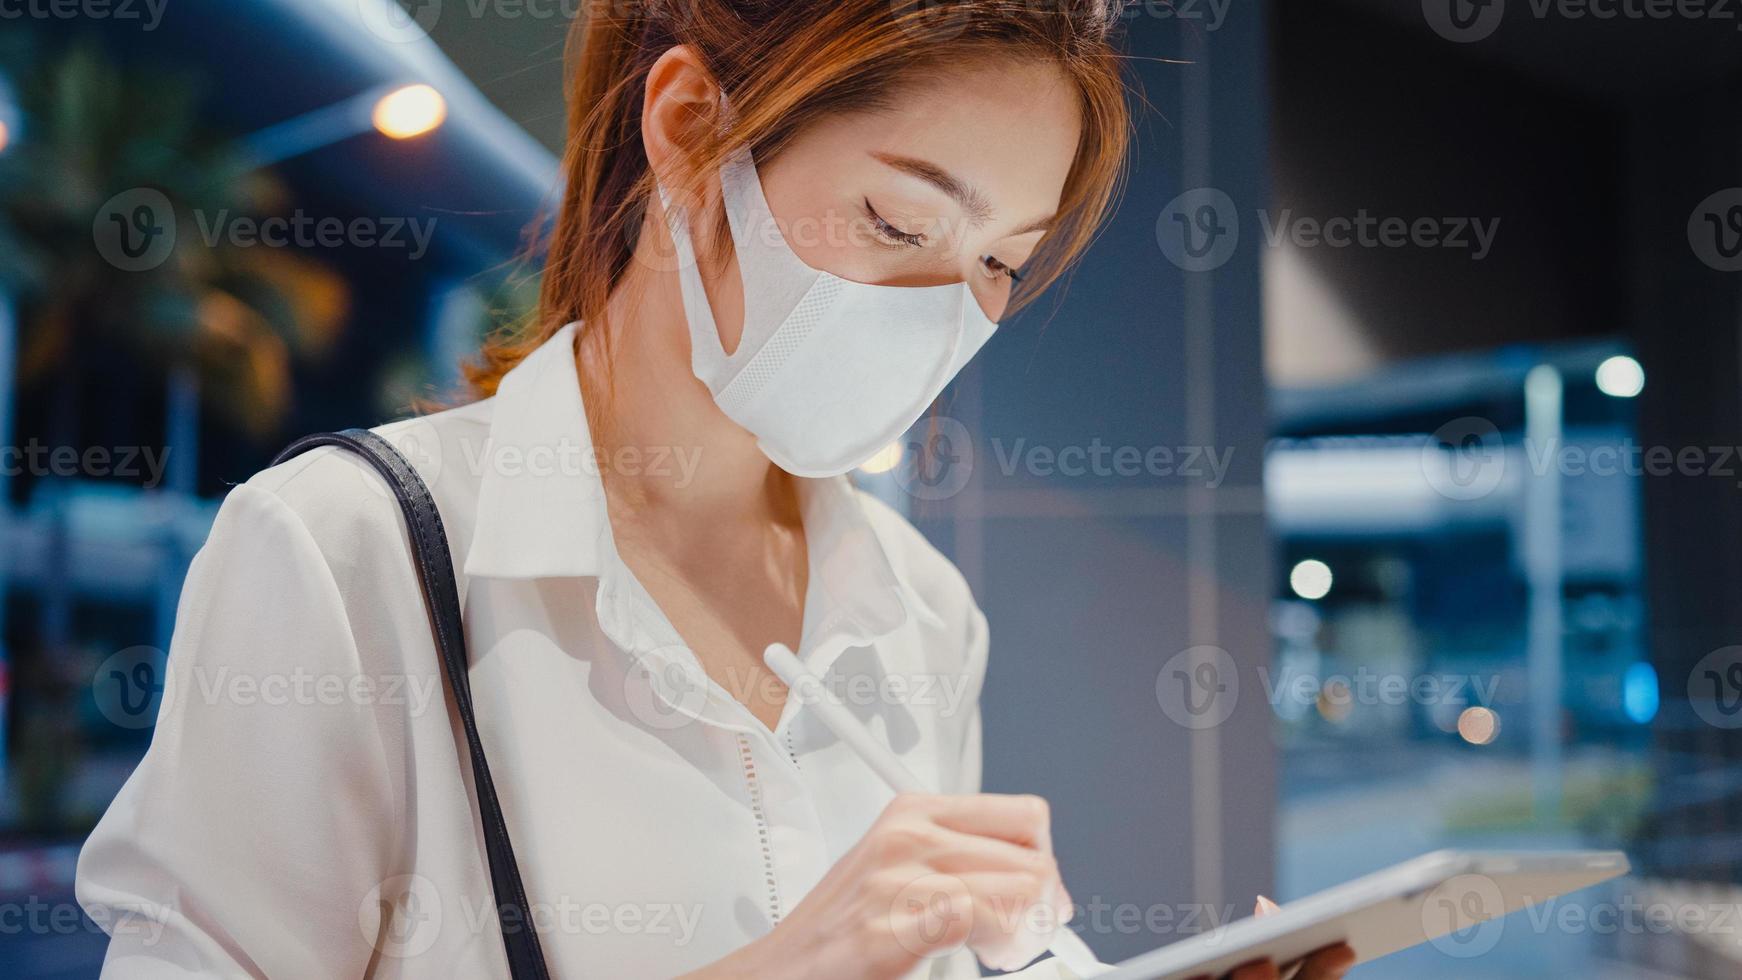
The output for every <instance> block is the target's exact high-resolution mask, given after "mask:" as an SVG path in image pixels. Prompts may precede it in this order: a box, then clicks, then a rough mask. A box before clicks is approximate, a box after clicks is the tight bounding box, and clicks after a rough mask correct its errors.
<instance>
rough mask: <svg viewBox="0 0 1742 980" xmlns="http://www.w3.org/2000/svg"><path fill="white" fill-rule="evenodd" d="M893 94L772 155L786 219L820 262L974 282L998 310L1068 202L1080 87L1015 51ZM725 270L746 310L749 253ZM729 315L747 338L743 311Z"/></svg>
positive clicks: (830, 267) (731, 302) (783, 224)
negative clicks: (887, 101)
mask: <svg viewBox="0 0 1742 980" xmlns="http://www.w3.org/2000/svg"><path fill="white" fill-rule="evenodd" d="M892 103H893V105H892V107H890V108H886V109H879V110H875V111H869V112H856V113H845V114H838V115H834V116H830V117H827V118H825V119H823V120H821V121H819V122H817V123H815V124H813V125H810V126H807V127H806V128H805V129H803V130H802V131H800V132H799V133H798V134H797V135H796V136H795V137H794V138H793V139H792V140H791V141H790V142H789V143H788V144H787V145H786V147H785V148H784V149H783V150H782V151H781V153H780V154H779V155H778V156H776V157H775V158H774V159H773V160H772V161H770V162H767V163H760V162H759V167H758V169H759V172H760V175H761V178H762V188H763V193H764V195H765V196H766V197H767V199H768V206H769V209H770V210H771V211H772V212H773V214H774V217H775V220H776V222H777V223H778V224H779V226H780V232H781V234H782V235H783V236H784V237H785V239H786V242H787V245H788V246H789V247H790V248H791V249H792V250H793V252H794V253H796V254H797V255H798V257H799V258H800V259H801V260H803V261H804V263H805V264H806V265H809V266H811V267H812V268H815V269H820V270H822V271H824V272H829V273H832V274H834V275H836V276H840V277H841V278H843V279H849V280H853V281H855V282H864V283H874V284H881V285H891V286H935V285H944V284H949V283H957V282H966V283H968V284H969V287H970V288H971V289H972V290H973V293H974V296H975V298H976V299H977V300H978V301H979V303H980V306H981V308H982V309H984V310H985V311H986V313H987V315H988V316H990V317H991V318H992V319H994V320H996V319H998V317H999V316H1000V315H1002V313H1003V311H1004V307H1005V305H1006V303H1007V302H1008V300H1009V297H1010V292H1011V287H1012V286H1013V285H1014V279H1013V274H1014V275H1018V276H1019V275H1021V270H1022V266H1023V264H1024V263H1026V262H1027V261H1028V258H1029V256H1030V255H1031V254H1032V253H1033V252H1034V249H1035V246H1036V245H1037V244H1038V243H1039V242H1040V239H1041V237H1042V236H1043V235H1044V233H1045V231H1046V228H1047V225H1048V222H1049V221H1050V220H1051V219H1052V217H1053V215H1054V213H1055V212H1056V211H1057V210H1058V206H1059V198H1060V195H1061V193H1062V191H1063V189H1064V185H1065V179H1066V177H1067V176H1068V174H1069V172H1070V167H1071V162H1072V160H1073V159H1074V157H1075V155H1076V149H1077V142H1078V137H1079V132H1080V128H1081V121H1080V118H1079V116H1080V112H1079V110H1078V105H1079V100H1078V98H1077V95H1076V93H1075V91H1074V89H1073V87H1072V85H1071V83H1070V81H1069V80H1068V79H1067V78H1066V76H1065V75H1064V73H1063V72H1062V71H1061V70H1060V69H1058V68H1057V67H1056V66H1053V65H1051V64H1048V63H1045V62H1029V63H1021V64H1010V63H1004V64H986V65H974V66H964V67H962V68H960V69H957V70H954V71H951V72H948V73H944V74H940V75H937V76H936V77H935V78H933V79H931V80H928V81H926V82H922V83H919V84H915V85H910V86H907V87H904V88H901V89H899V90H898V91H897V92H896V93H895V95H894V98H893V99H892ZM722 272H723V273H724V275H723V276H722V277H721V278H720V279H719V280H716V282H717V284H718V286H719V287H722V288H720V290H719V291H720V293H721V295H719V296H716V297H714V299H715V300H716V302H715V304H714V306H715V309H716V310H721V309H725V310H741V309H742V308H743V307H742V304H741V301H742V296H741V285H740V280H739V278H738V275H737V269H736V263H735V262H730V263H729V267H728V268H726V269H724V270H722ZM712 291H713V290H710V292H712ZM718 320H719V328H720V333H721V338H720V339H721V342H722V344H723V345H724V346H725V348H726V349H727V350H732V349H735V348H736V347H737V342H738V337H739V335H740V333H741V331H742V321H741V318H732V317H721V318H718ZM734 321H736V322H734Z"/></svg>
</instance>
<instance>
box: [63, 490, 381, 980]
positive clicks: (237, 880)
mask: <svg viewBox="0 0 1742 980" xmlns="http://www.w3.org/2000/svg"><path fill="white" fill-rule="evenodd" d="M358 646H359V644H358V641H357V639H356V637H355V636H354V635H353V631H352V628H351V625H350V623H349V621H348V618H347V614H346V607H345V604H344V602H343V601H342V599H341V596H340V593H339V589H338V587H337V586H336V584H335V582H334V577H333V572H332V569H331V568H330V567H329V565H328V562H327V559H326V558H325V557H324V556H323V553H322V551H321V549H320V548H319V547H318V546H317V544H316V542H315V540H314V538H313V537H312V536H311V535H310V533H309V531H308V529H307V528H306V527H305V526H304V524H303V522H302V520H301V518H300V517H299V516H298V515H297V514H296V513H295V512H294V511H293V510H292V509H291V508H290V506H288V505H287V504H286V503H284V502H283V501H282V500H281V499H280V498H279V497H278V496H276V495H275V494H274V493H272V492H270V491H267V490H263V489H259V488H256V487H254V486H252V485H248V484H244V485H242V486H239V487H237V488H236V489H235V490H233V491H232V492H231V493H230V495H229V496H228V498H227V499H226V500H225V501H224V504H223V506H222V507H221V508H220V511H219V514H218V517H217V520H216V522H215V523H214V525H213V528H212V532H211V535H210V537H209V538H208V540H207V542H206V545H205V547H204V548H202V549H201V550H200V552H199V554H198V555H197V556H196V557H195V559H194V561H193V564H192V567H191V569H190V571H189V573H188V578H187V583H186V585H185V587H184V589H183V592H182V597H181V604H180V608H179V610H178V612H177V616H176V627H175V635H174V639H173V641H172V643H171V648H170V654H169V664H168V669H167V673H166V676H165V682H164V683H165V686H164V695H163V701H162V704H161V707H160V708H159V712H158V719H157V726H156V730H155V732H154V733H153V736H152V741H151V747H150V749H149V751H147V753H146V755H145V758H144V760H143V761H142V762H141V763H140V765H139V767H138V768H137V769H136V770H135V771H134V772H133V774H132V776H131V778H129V779H128V781H127V783H126V785H125V787H123V789H122V790H121V793H120V794H119V795H118V796H117V797H116V799H115V801H114V803H113V804H112V805H111V806H110V808H109V810H108V812H107V813H106V814H105V815H104V817H103V819H102V821H101V823H99V824H98V826H97V828H96V830H95V831H94V832H93V833H92V834H91V837H90V839H89V840H88V841H87V843H86V845H85V848H84V850H83V852H82V854H81V855H80V859H79V867H78V884H77V890H78V898H79V902H80V904H82V905H83V906H84V908H85V910H86V911H87V913H88V914H90V916H91V917H92V919H93V920H94V921H95V922H97V923H98V924H99V925H100V926H102V927H103V928H104V930H105V931H106V932H108V933H109V934H110V935H111V937H112V938H111V941H110V944H109V951H108V957H107V960H106V961H105V963H104V967H103V976H104V977H111V978H112V977H125V978H128V980H156V978H167V977H178V978H179V977H192V976H201V977H213V976H216V977H271V978H278V977H333V978H339V977H361V976H364V975H365V974H366V973H367V972H368V969H369V963H370V960H371V957H372V955H373V952H374V949H373V946H374V939H375V937H374V936H371V935H365V929H366V928H367V923H368V922H369V921H370V917H369V915H367V914H366V909H365V903H367V902H372V901H376V900H377V896H378V895H379V893H380V891H381V887H382V884H383V875H384V874H387V873H388V869H389V868H390V867H391V862H392V858H391V855H393V854H394V853H396V849H397V848H398V847H399V843H398V841H399V839H400V835H401V831H400V829H399V828H401V827H403V826H404V820H403V809H404V808H403V806H402V805H401V804H400V801H401V800H403V793H402V790H403V786H404V784H403V780H404V772H403V770H404V765H403V762H398V761H396V760H402V759H403V758H404V752H403V751H402V748H403V740H404V739H405V738H406V719H405V717H404V709H403V708H389V707H386V706H385V705H387V704H388V703H389V702H390V700H391V699H386V698H380V697H374V696H372V691H374V690H376V689H377V688H375V687H374V686H372V684H371V681H375V680H380V679H373V678H369V677H367V676H366V674H365V672H364V668H363V663H362V659H361V658H360V656H359V652H358Z"/></svg>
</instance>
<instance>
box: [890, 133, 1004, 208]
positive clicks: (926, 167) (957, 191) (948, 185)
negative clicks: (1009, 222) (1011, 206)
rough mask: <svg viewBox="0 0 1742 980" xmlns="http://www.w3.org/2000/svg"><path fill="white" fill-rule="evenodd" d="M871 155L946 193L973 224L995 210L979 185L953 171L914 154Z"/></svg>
mask: <svg viewBox="0 0 1742 980" xmlns="http://www.w3.org/2000/svg"><path fill="white" fill-rule="evenodd" d="M871 156H872V158H873V159H875V160H877V161H878V162H880V163H883V164H884V165H886V166H890V167H894V168H895V169H897V170H899V171H901V172H902V173H904V174H907V175H908V176H910V177H918V178H919V179H920V180H923V181H925V182H926V183H928V184H930V185H932V186H933V187H936V188H937V189H938V190H940V191H943V192H944V193H945V194H947V195H949V197H950V199H951V200H953V201H955V202H956V204H958V205H959V206H960V207H961V209H962V213H963V214H965V215H967V217H968V221H969V222H971V223H972V224H973V225H974V226H975V227H979V226H980V225H983V224H985V223H986V222H988V221H991V220H992V218H993V216H994V214H995V213H996V212H994V211H993V210H992V203H991V202H990V201H988V200H986V195H985V194H982V193H980V191H979V189H978V188H976V187H974V186H973V185H971V184H967V183H964V182H963V181H962V180H961V179H960V178H959V177H957V176H956V175H955V174H952V173H950V172H949V171H948V170H945V169H944V168H942V167H940V166H938V165H937V164H935V163H929V162H927V161H925V160H916V159H914V158H913V157H904V156H897V155H895V154H893V153H879V152H877V151H875V150H873V151H871Z"/></svg>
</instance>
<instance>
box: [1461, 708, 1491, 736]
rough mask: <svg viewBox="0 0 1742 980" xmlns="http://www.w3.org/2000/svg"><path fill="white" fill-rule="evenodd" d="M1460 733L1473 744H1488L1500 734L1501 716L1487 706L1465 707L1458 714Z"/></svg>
mask: <svg viewBox="0 0 1742 980" xmlns="http://www.w3.org/2000/svg"><path fill="white" fill-rule="evenodd" d="M1458 734H1459V735H1461V736H1463V739H1464V741H1466V742H1469V743H1470V744H1471V745H1487V744H1488V743H1489V742H1492V741H1494V737H1495V736H1496V735H1499V734H1500V716H1499V715H1497V714H1495V713H1494V712H1493V711H1491V710H1489V709H1487V708H1480V707H1472V708H1465V709H1464V711H1463V713H1462V714H1460V715H1458Z"/></svg>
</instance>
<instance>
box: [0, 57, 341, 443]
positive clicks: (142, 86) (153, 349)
mask: <svg viewBox="0 0 1742 980" xmlns="http://www.w3.org/2000/svg"><path fill="white" fill-rule="evenodd" d="M33 51H34V53H33ZM5 63H8V64H19V63H23V64H24V65H25V68H24V70H23V71H22V72H21V73H20V76H19V77H18V78H16V79H15V81H16V83H17V84H18V88H19V92H20V99H19V101H20V108H21V110H22V119H23V120H24V130H23V132H21V133H19V134H16V136H15V138H14V140H13V145H12V146H11V147H10V148H9V150H8V151H7V152H6V153H4V154H0V255H6V256H7V257H8V261H7V262H6V263H5V264H4V268H0V278H4V279H9V280H10V282H9V283H6V282H0V285H9V286H10V288H11V290H12V291H13V292H15V293H17V294H19V296H20V297H21V299H22V303H21V323H20V343H19V375H20V381H21V382H22V383H29V382H31V381H34V380H39V379H42V378H44V377H50V376H53V375H54V374H58V375H59V376H60V377H61V378H62V379H63V380H64V382H65V383H64V384H57V385H56V387H57V388H59V389H61V390H63V391H66V392H69V394H68V395H67V397H65V398H64V399H62V398H57V399H56V401H57V402H60V401H64V402H66V404H64V405H57V406H56V408H55V411H54V415H55V416H56V417H55V418H54V419H53V421H52V422H51V425H53V427H54V428H56V429H59V430H60V431H59V433H57V435H61V436H69V435H70V434H71V433H72V432H73V431H75V430H74V428H73V425H74V419H72V418H70V417H62V416H66V415H69V414H70V413H73V412H75V411H76V406H75V405H74V404H73V399H72V397H71V395H70V392H71V391H72V390H73V382H74V381H75V380H76V378H77V377H78V369H79V363H80V357H81V351H84V350H87V349H89V347H90V345H102V346H104V347H106V348H108V349H109V350H117V349H118V350H121V351H124V352H125V353H126V354H127V355H128V356H130V357H132V358H136V359H137V360H138V362H139V366H140V368H141V369H142V370H152V371H155V372H161V376H162V377H163V378H165V379H166V383H170V384H182V385H184V386H185V385H188V384H193V385H195V386H196V387H197V390H198V392H199V398H200V400H201V401H202V402H204V404H205V405H206V406H207V407H208V408H209V409H210V410H212V411H213V412H216V413H218V414H219V415H220V416H221V417H222V418H223V419H224V420H225V421H227V422H228V423H230V424H231V425H232V426H234V427H235V428H237V429H239V430H241V431H243V432H247V433H250V434H251V435H253V436H255V437H256V438H266V437H270V436H274V435H276V434H277V432H278V426H279V424H280V422H281V421H282V419H283V417H284V414H285V412H286V411H287V409H288V408H289V404H290V397H291V366H292V362H293V359H294V358H295V357H296V356H297V355H299V354H306V353H312V352H316V351H318V350H320V349H322V348H324V347H326V346H327V344H328V343H329V342H330V341H331V340H332V338H333V336H334V334H335V333H336V331H337V329H338V327H339V325H340V324H341V323H342V322H343V319H344V315H345V312H346V307H347V303H348V296H347V292H346V289H345V286H344V282H343V280H342V279H340V278H339V277H338V276H337V275H335V274H334V273H332V272H330V271H329V270H327V269H326V268H325V267H324V266H322V265H320V264H318V263H316V262H315V261H313V260H311V259H308V258H306V257H304V256H301V255H298V254H296V253H294V252H292V251H290V250H287V249H274V248H266V247H253V248H243V247H237V246H234V245H227V244H224V243H222V242H210V241H208V240H207V237H208V236H207V235H205V234H204V233H203V232H204V228H205V227H207V226H209V224H210V222H211V221H212V220H213V217H212V216H214V215H219V214H224V213H228V214H230V215H253V214H260V213H263V212H270V211H272V210H274V209H275V206H276V205H278V204H280V203H282V200H283V198H284V197H285V196H286V195H285V192H284V190H283V188H282V187H281V185H280V184H279V183H278V182H277V181H276V180H274V179H273V178H272V176H271V175H270V174H269V173H266V172H263V171H259V170H255V169H253V168H252V166H251V164H250V163H249V161H248V159H247V157H246V155H245V154H243V153H241V152H240V151H239V150H238V149H237V147H236V145H235V144H234V143H233V142H231V141H228V140H220V139H216V138H214V137H213V136H212V135H211V134H209V133H206V132H203V131H201V129H200V127H199V126H198V124H197V113H198V110H199V100H198V95H199V93H198V89H197V86H196V85H195V84H194V82H193V80H192V78H191V77H189V76H185V75H177V74H172V73H166V72H157V71H150V70H139V69H129V68H124V67H122V66H120V65H118V64H117V63H116V59H115V58H114V57H113V56H112V55H109V54H106V53H105V52H104V51H103V50H102V49H100V48H99V47H97V46H95V45H92V44H82V43H75V44H72V45H70V46H68V47H66V48H64V49H62V50H61V51H59V52H56V53H52V54H45V53H43V52H42V51H41V50H40V49H31V48H24V49H21V50H20V51H19V52H17V56H16V57H9V58H7V59H5ZM141 208H144V210H143V211H142V210H141ZM135 221H142V222H145V225H142V226H140V227H137V228H135V227H126V226H127V225H130V224H131V223H133V222H135ZM117 225H121V226H123V227H119V228H116V227H115V226H117ZM147 226H149V227H147ZM152 229H156V231H155V234H162V232H163V230H164V229H168V230H169V234H168V235H167V238H168V239H172V240H173V242H172V244H169V245H168V247H167V250H165V249H163V248H159V249H158V251H159V252H160V253H162V254H153V255H152V256H150V257H149V262H148V264H145V265H143V266H142V265H141V264H140V263H136V262H131V261H129V259H130V258H132V257H133V256H131V255H130V254H128V252H127V251H126V250H124V251H123V252H122V253H121V254H117V252H116V246H117V244H118V243H117V241H116V240H115V238H114V236H115V235H116V234H119V235H122V236H127V235H131V234H135V233H139V234H147V235H149V234H153V233H154V232H153V231H152ZM106 235H107V236H108V237H105V236H106ZM146 240H147V241H149V239H146ZM125 243H126V240H125V238H123V239H122V240H121V242H120V243H119V244H122V245H123V246H124V245H125ZM184 400H185V399H184ZM176 402H177V399H175V398H172V399H171V403H172V404H175V403H176Z"/></svg>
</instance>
